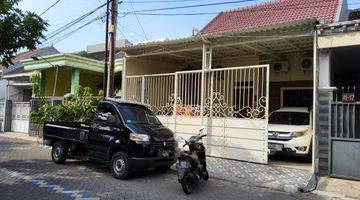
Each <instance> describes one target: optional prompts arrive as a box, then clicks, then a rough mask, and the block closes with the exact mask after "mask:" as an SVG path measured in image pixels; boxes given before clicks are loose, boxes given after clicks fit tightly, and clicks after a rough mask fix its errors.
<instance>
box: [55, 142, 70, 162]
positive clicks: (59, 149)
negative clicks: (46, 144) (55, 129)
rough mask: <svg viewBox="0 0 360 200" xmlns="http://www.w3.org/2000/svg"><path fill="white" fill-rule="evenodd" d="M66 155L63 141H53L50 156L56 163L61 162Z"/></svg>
mask: <svg viewBox="0 0 360 200" xmlns="http://www.w3.org/2000/svg"><path fill="white" fill-rule="evenodd" d="M67 156H68V149H67V146H66V144H65V142H55V144H54V145H53V146H52V149H51V158H52V160H53V161H54V163H56V164H63V163H64V162H65V160H66V158H67Z"/></svg>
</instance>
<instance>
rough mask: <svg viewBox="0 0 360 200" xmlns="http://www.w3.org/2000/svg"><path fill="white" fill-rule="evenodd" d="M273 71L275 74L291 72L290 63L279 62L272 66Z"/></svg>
mask: <svg viewBox="0 0 360 200" xmlns="http://www.w3.org/2000/svg"><path fill="white" fill-rule="evenodd" d="M272 70H273V71H274V72H287V71H289V62H288V61H279V62H275V63H273V64H272Z"/></svg>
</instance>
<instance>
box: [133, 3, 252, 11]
mask: <svg viewBox="0 0 360 200" xmlns="http://www.w3.org/2000/svg"><path fill="white" fill-rule="evenodd" d="M251 1H258V0H238V1H226V2H219V3H207V4H196V5H188V6H176V7H165V8H155V9H144V10H137V11H135V12H153V11H162V10H177V9H185V8H199V7H205V6H217V5H224V4H234V3H243V2H251ZM128 13H132V12H128Z"/></svg>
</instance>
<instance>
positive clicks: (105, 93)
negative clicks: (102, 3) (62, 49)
mask: <svg viewBox="0 0 360 200" xmlns="http://www.w3.org/2000/svg"><path fill="white" fill-rule="evenodd" d="M110 1H111V0H107V3H106V23H105V60H104V63H105V66H104V77H103V92H104V94H103V96H104V98H105V97H107V89H106V88H107V82H108V64H109V14H110V13H109V8H110Z"/></svg>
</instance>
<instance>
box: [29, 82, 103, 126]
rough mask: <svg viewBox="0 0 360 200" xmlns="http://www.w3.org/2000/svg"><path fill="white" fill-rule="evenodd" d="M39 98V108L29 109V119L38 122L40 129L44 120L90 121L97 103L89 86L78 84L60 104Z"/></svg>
mask: <svg viewBox="0 0 360 200" xmlns="http://www.w3.org/2000/svg"><path fill="white" fill-rule="evenodd" d="M39 100H40V101H43V102H42V103H41V105H40V107H39V108H37V109H34V110H32V111H30V121H31V123H35V124H38V126H39V127H40V129H41V128H42V127H43V125H44V123H45V122H52V121H65V122H80V123H90V122H91V120H92V118H93V116H94V113H95V110H96V107H97V105H98V103H99V99H98V98H97V97H95V96H93V94H92V91H91V88H89V87H82V86H78V87H77V88H76V92H75V95H74V96H73V97H72V98H71V99H70V100H66V101H63V103H62V104H58V105H51V103H50V102H46V101H45V99H43V98H41V97H40V98H39ZM39 131H40V132H41V130H39Z"/></svg>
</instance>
